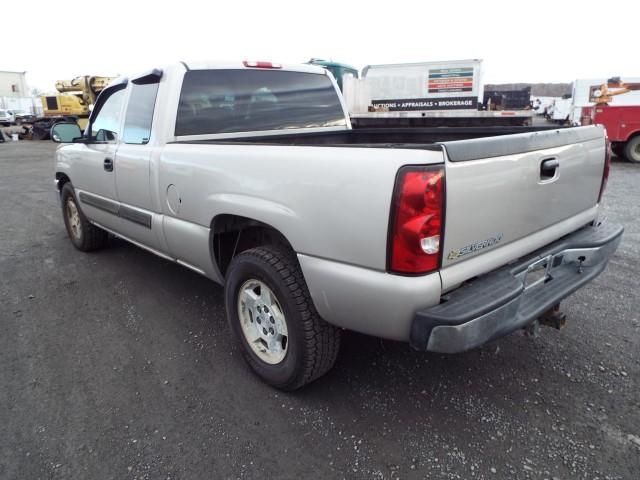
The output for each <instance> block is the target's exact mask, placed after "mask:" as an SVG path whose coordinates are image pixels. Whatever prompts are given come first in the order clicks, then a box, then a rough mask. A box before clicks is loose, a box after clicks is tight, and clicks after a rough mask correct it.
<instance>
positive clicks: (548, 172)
mask: <svg viewBox="0 0 640 480" xmlns="http://www.w3.org/2000/svg"><path fill="white" fill-rule="evenodd" d="M558 167H560V160H558V159H557V158H547V159H546V160H543V161H542V163H540V178H541V179H543V180H548V179H550V178H553V177H555V175H556V169H557V168H558Z"/></svg>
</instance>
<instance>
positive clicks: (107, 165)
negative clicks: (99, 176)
mask: <svg viewBox="0 0 640 480" xmlns="http://www.w3.org/2000/svg"><path fill="white" fill-rule="evenodd" d="M104 170H105V172H113V158H105V159H104Z"/></svg>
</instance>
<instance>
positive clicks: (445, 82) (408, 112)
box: [343, 59, 533, 127]
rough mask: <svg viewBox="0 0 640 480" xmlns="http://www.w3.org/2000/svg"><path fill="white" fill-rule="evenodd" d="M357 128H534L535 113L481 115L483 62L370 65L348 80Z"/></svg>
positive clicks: (347, 92) (346, 91) (347, 91)
mask: <svg viewBox="0 0 640 480" xmlns="http://www.w3.org/2000/svg"><path fill="white" fill-rule="evenodd" d="M343 85H344V96H345V99H346V103H347V106H348V108H349V115H350V117H351V121H352V123H353V124H354V126H356V127H379V126H384V127H405V126H444V125H447V126H474V125H483V126H486V125H530V124H531V119H532V116H533V113H532V111H531V110H481V109H480V108H479V107H481V102H482V96H483V85H482V60H478V59H471V60H450V61H441V62H420V63H399V64H388V65H368V66H366V67H365V68H364V69H363V70H362V76H361V78H360V79H357V78H355V77H349V76H347V77H346V78H345V79H344V80H343Z"/></svg>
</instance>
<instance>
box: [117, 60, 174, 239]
mask: <svg viewBox="0 0 640 480" xmlns="http://www.w3.org/2000/svg"><path fill="white" fill-rule="evenodd" d="M160 75H161V73H160V72H159V71H158V72H157V74H156V75H147V76H145V77H141V79H133V80H132V82H131V83H130V86H129V89H130V93H129V100H128V102H127V106H126V114H125V119H124V127H123V132H122V136H121V138H120V140H121V141H120V145H119V147H118V151H117V152H116V159H115V160H116V169H115V178H116V190H117V193H118V201H119V202H120V211H119V215H120V217H121V225H120V233H121V234H122V235H124V236H126V237H128V238H130V239H132V240H135V241H138V242H140V243H142V244H144V245H146V246H147V247H150V248H153V249H157V250H161V251H162V250H164V248H163V247H162V241H161V238H162V235H161V232H160V230H161V223H160V221H159V219H160V216H159V215H157V214H154V208H153V205H152V198H151V178H150V173H151V156H152V154H153V151H154V148H155V147H154V143H153V142H151V135H152V133H151V124H152V121H153V113H154V107H155V102H156V96H157V93H158V86H159V81H160ZM154 220H155V222H154Z"/></svg>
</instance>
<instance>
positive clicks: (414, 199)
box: [388, 166, 445, 274]
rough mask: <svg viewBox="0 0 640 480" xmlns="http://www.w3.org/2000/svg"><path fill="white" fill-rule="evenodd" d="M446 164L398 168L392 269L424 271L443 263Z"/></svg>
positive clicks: (390, 243) (391, 253)
mask: <svg viewBox="0 0 640 480" xmlns="http://www.w3.org/2000/svg"><path fill="white" fill-rule="evenodd" d="M444 187H445V185H444V167H443V166H438V167H414V166H411V167H403V168H401V169H400V171H399V172H398V178H397V180H396V187H395V193H394V198H393V204H392V207H391V215H392V217H391V223H390V225H391V230H390V232H389V262H388V264H389V270H391V271H392V272H397V273H408V274H424V273H428V272H431V271H433V270H436V269H437V268H438V266H439V264H440V245H441V239H442V221H443V217H444Z"/></svg>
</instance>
